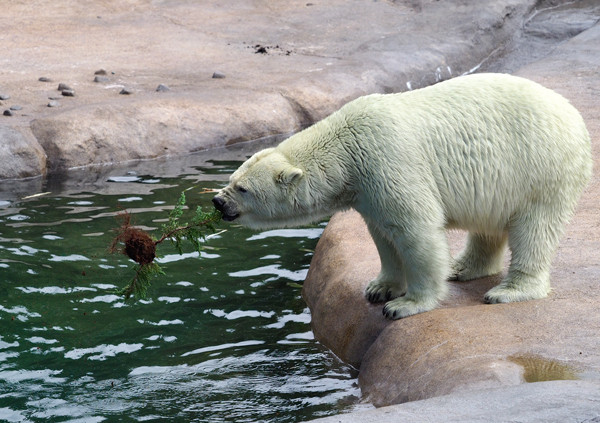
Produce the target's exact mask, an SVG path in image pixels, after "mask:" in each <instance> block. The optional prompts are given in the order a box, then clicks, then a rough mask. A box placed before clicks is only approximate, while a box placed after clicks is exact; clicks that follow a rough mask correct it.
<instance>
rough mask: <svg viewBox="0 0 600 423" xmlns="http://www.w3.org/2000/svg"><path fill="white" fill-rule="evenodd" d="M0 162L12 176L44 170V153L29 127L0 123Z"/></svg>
mask: <svg viewBox="0 0 600 423" xmlns="http://www.w3.org/2000/svg"><path fill="white" fill-rule="evenodd" d="M0 140H1V142H0V163H2V167H3V168H4V169H6V173H7V174H8V175H11V176H12V177H13V178H25V177H28V176H31V175H39V174H41V173H44V172H45V171H46V154H45V153H44V150H43V148H42V146H40V144H39V143H38V142H37V140H36V139H35V137H34V136H33V134H32V133H31V131H30V130H29V128H22V127H21V128H11V127H9V126H4V125H0Z"/></svg>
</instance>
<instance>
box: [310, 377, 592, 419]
mask: <svg viewBox="0 0 600 423" xmlns="http://www.w3.org/2000/svg"><path fill="white" fill-rule="evenodd" d="M599 421H600V384H599V383H597V382H592V381H554V382H543V383H534V384H530V385H520V386H512V387H505V388H497V389H487V390H481V391H476V392H467V393H461V394H456V395H448V396H441V397H437V398H431V399H428V400H423V401H414V402H410V403H407V404H402V405H397V406H393V407H383V408H379V409H377V410H372V411H365V412H357V413H351V414H342V415H338V416H332V417H326V418H323V419H317V420H312V422H313V423H354V422H357V423H398V422H460V423H465V422H485V423H496V422H497V423H500V422H519V423H539V422H544V423H594V422H599Z"/></svg>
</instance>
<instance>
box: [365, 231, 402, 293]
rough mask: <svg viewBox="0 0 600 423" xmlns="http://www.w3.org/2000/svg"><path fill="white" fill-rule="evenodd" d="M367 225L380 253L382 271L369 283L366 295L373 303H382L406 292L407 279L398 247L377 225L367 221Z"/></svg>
mask: <svg viewBox="0 0 600 423" xmlns="http://www.w3.org/2000/svg"><path fill="white" fill-rule="evenodd" d="M367 226H368V228H369V232H370V233H371V237H372V238H373V241H374V242H375V246H376V247H377V252H378V253H379V259H380V261H381V271H380V272H379V275H378V276H377V277H376V278H375V279H373V280H372V281H371V282H369V284H368V285H367V289H366V290H365V297H366V298H367V300H369V302H371V303H381V302H384V301H389V300H391V299H393V298H397V297H400V296H402V295H404V294H405V293H406V281H405V279H404V271H403V269H402V262H401V260H400V257H399V256H398V254H397V253H396V247H395V246H394V245H393V244H392V243H391V242H390V241H388V240H387V239H386V238H385V236H384V235H383V234H381V232H380V231H379V229H378V228H377V227H376V226H375V225H372V224H369V223H367Z"/></svg>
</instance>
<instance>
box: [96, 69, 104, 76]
mask: <svg viewBox="0 0 600 423" xmlns="http://www.w3.org/2000/svg"><path fill="white" fill-rule="evenodd" d="M94 75H107V72H106V71H105V70H104V69H98V70H97V71H96V72H94Z"/></svg>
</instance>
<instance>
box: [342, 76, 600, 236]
mask: <svg viewBox="0 0 600 423" xmlns="http://www.w3.org/2000/svg"><path fill="white" fill-rule="evenodd" d="M340 112H341V114H342V115H343V119H344V120H345V121H347V122H352V125H354V129H353V131H354V132H355V133H356V134H358V138H360V137H361V134H363V135H364V137H363V139H362V140H360V139H359V140H358V141H357V143H358V147H357V148H358V149H364V150H365V151H367V152H369V151H373V152H374V153H373V154H372V155H371V158H370V160H371V161H372V163H373V165H374V166H376V167H382V168H386V169H389V171H390V172H398V173H399V174H405V175H410V176H406V178H408V179H406V183H411V184H423V185H427V186H431V187H434V188H432V189H434V190H437V192H436V193H435V195H436V196H437V197H438V198H439V201H441V202H442V203H443V204H444V206H445V208H446V212H447V213H448V215H449V217H450V219H451V220H457V221H464V220H473V222H471V223H473V224H474V225H477V220H480V219H482V218H485V219H491V220H492V221H498V222H500V221H505V220H506V219H507V218H508V215H509V214H510V213H512V212H514V211H515V210H516V209H518V208H520V207H525V203H527V202H530V201H532V199H533V198H538V199H540V200H544V199H546V200H547V201H555V199H554V197H555V196H556V195H564V192H567V193H568V192H574V193H576V194H574V196H575V195H576V196H578V195H579V192H580V191H581V189H582V187H583V186H584V185H585V184H586V182H587V181H588V180H589V178H590V175H591V166H592V160H591V145H590V138H589V134H588V132H587V130H586V128H585V124H584V122H583V119H582V117H581V115H580V114H579V112H578V111H577V110H576V109H575V108H574V107H573V106H571V105H570V104H569V102H568V101H567V100H566V99H565V98H563V97H562V96H560V95H559V94H557V93H555V92H553V91H551V90H549V89H546V88H544V87H542V86H541V85H539V84H536V83H534V82H532V81H529V80H527V79H524V78H519V77H514V76H510V75H503V74H475V75H469V76H464V77H458V78H455V79H452V80H449V81H445V82H442V83H439V84H436V85H433V86H431V87H427V88H423V89H419V90H415V91H410V92H405V93H401V94H387V95H371V96H365V97H362V98H359V99H357V100H355V101H354V102H351V103H349V104H348V105H347V106H345V107H344V108H342V110H340ZM361 128H368V129H362V130H361ZM361 131H362V132H361ZM424 169H426V170H425V171H424ZM414 175H417V176H416V177H415V176H414ZM475 211H476V213H475ZM488 223H489V222H488ZM488 223H486V225H488Z"/></svg>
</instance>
